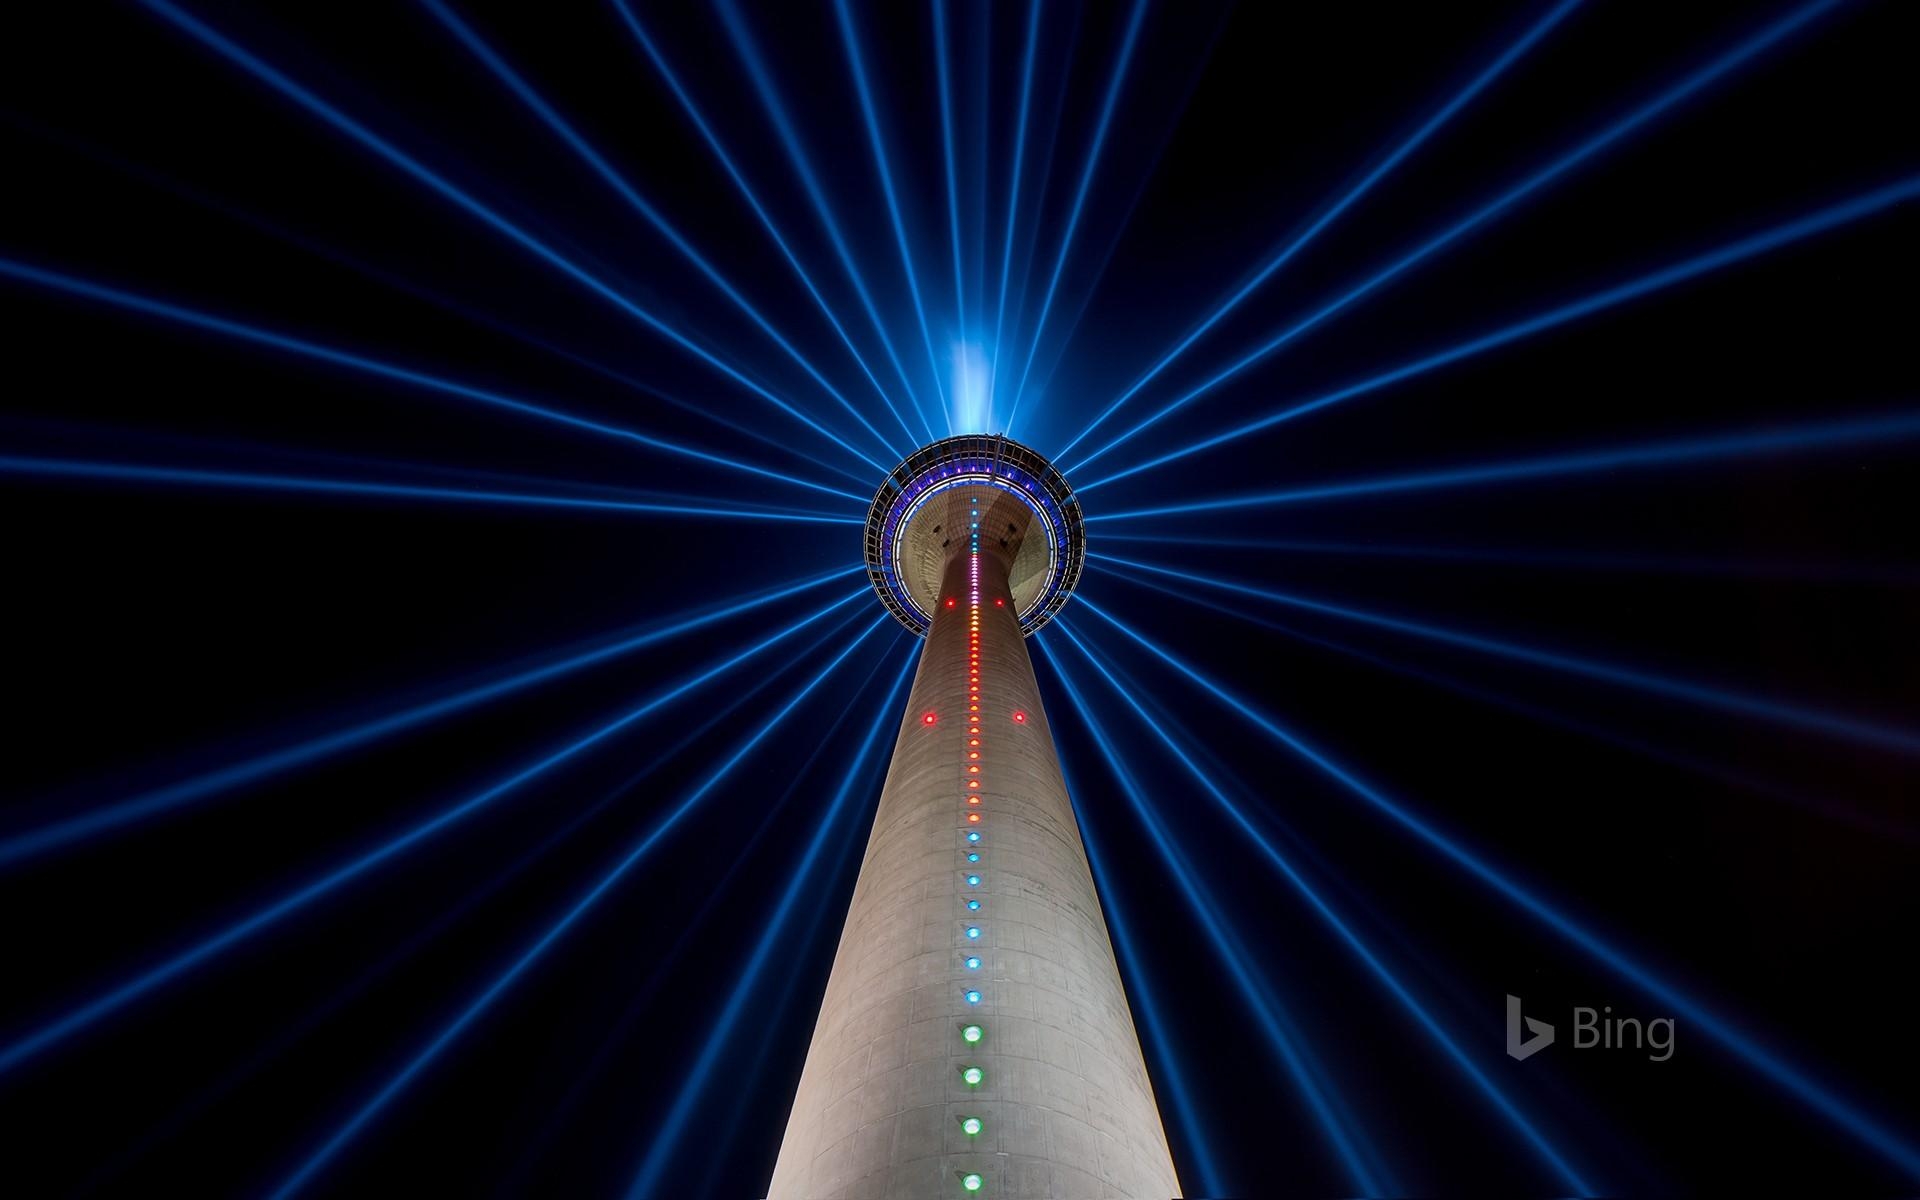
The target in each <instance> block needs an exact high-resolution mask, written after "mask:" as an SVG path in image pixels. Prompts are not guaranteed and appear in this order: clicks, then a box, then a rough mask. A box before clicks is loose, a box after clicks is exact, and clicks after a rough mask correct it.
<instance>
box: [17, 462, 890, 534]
mask: <svg viewBox="0 0 1920 1200" xmlns="http://www.w3.org/2000/svg"><path fill="white" fill-rule="evenodd" d="M0 475H25V476H34V477H37V478H45V479H71V480H85V481H88V482H96V483H151V484H160V485H163V486H175V487H195V488H216V489H239V490H244V491H262V492H290V493H294V494H298V495H312V496H340V497H346V498H350V499H364V500H416V501H425V502H429V503H448V504H480V505H491V506H506V507H510V508H533V509H541V508H553V509H564V510H568V511H575V512H601V513H627V514H632V515H636V516H639V515H654V516H659V515H666V516H677V517H702V518H712V519H715V520H728V521H774V522H789V523H798V524H803V525H860V524H864V522H863V521H862V520H861V519H860V518H859V517H847V516H839V515H836V514H833V513H810V512H795V511H793V510H791V509H771V508H770V509H752V508H721V507H719V506H717V505H709V504H700V503H693V502H688V503H656V502H652V501H640V500H611V499H605V498H594V497H581V496H549V495H541V494H539V493H537V492H503V491H490V490H482V489H469V488H450V487H433V486H429V485H425V484H411V483H376V482H370V481H366V480H358V479H323V478H317V477H314V476H310V475H269V474H265V473H261V472H253V471H220V470H206V469H202V468H198V467H168V466H156V465H153V464H149V463H121V462H98V461H93V460H89V459H79V458H28V457H21V456H16V455H0Z"/></svg>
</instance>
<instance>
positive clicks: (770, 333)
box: [420, 0, 904, 459]
mask: <svg viewBox="0 0 1920 1200" xmlns="http://www.w3.org/2000/svg"><path fill="white" fill-rule="evenodd" d="M420 3H421V4H423V5H425V6H426V8H427V11H429V12H431V13H432V14H433V15H434V17H435V18H436V19H438V20H439V22H440V23H441V24H442V25H444V26H446V27H447V29H448V30H449V31H450V32H451V33H452V34H453V35H454V37H455V38H456V39H458V41H459V42H460V44H461V45H463V46H465V47H466V48H467V49H468V51H470V52H471V53H472V54H473V56H474V57H475V58H478V59H479V60H480V61H481V63H482V64H484V65H485V66H486V68H487V70H489V71H491V72H492V73H493V75H494V77H495V78H496V79H498V80H500V82H501V83H503V84H505V85H506V87H507V89H508V90H509V91H511V92H512V93H513V94H514V95H515V96H516V97H518V98H519V100H520V102H521V103H522V104H525V105H526V106H527V107H528V108H529V109H532V110H533V113H534V115H535V116H537V117H539V118H540V120H541V122H542V123H544V124H545V125H546V126H547V128H548V129H551V130H552V131H553V132H554V134H555V136H557V137H558V138H559V139H560V140H561V141H563V142H565V143H566V144H567V146H568V148H569V149H571V150H572V151H573V152H574V153H575V154H576V155H578V156H579V157H580V159H581V160H582V161H584V162H585V163H586V164H587V165H588V166H589V167H592V168H593V171H594V174H596V175H598V176H599V177H600V179H601V181H602V182H604V183H605V184H606V185H607V186H608V187H610V188H612V189H613V190H614V191H615V192H616V193H618V194H619V196H620V198H621V199H623V200H625V201H626V202H627V204H628V206H629V207H631V208H632V209H633V210H634V211H635V212H637V213H639V214H640V216H641V217H642V218H643V219H645V221H646V222H647V224H649V225H651V226H652V227H653V229H654V231H655V232H657V233H658V234H659V235H660V236H661V237H663V238H665V239H666V240H667V242H668V243H669V244H670V245H672V246H673V248H674V249H675V250H678V251H679V252H680V255H681V257H683V258H685V259H686V260H687V261H688V262H689V263H692V264H693V267H694V269H695V270H697V271H699V272H700V274H701V275H702V276H704V277H705V278H706V280H707V282H708V283H711V284H712V285H713V286H714V288H715V289H717V290H718V291H719V292H720V294H721V295H723V296H725V297H726V298H727V299H728V301H730V302H731V303H732V304H733V306H734V307H735V308H737V309H739V310H740V312H741V313H742V314H744V315H745V316H746V318H747V319H748V320H750V321H752V322H753V324H754V326H755V327H756V328H757V329H759V330H760V332H761V333H763V334H765V335H766V336H767V339H768V340H769V341H771V342H772V343H773V344H774V345H776V346H778V347H779V348H780V349H781V350H782V351H783V352H784V353H785V354H786V355H787V357H788V358H791V359H792V360H793V361H794V362H795V363H796V364H798V365H799V367H800V369H801V370H803V371H805V372H806V373H807V376H808V378H810V379H812V380H813V381H814V382H815V383H817V384H819V385H820V388H821V390H822V391H824V392H826V393H827V395H829V396H831V397H832V398H833V399H834V400H835V401H836V402H837V403H838V404H839V405H840V407H842V408H844V409H846V410H847V412H848V413H849V414H850V415H851V416H852V417H853V419H854V420H855V421H857V422H858V423H859V425H860V427H861V428H862V429H865V430H866V431H867V432H868V433H870V434H872V435H873V436H874V438H875V439H876V440H877V441H878V442H879V443H880V447H881V449H882V450H883V451H884V452H886V453H887V454H890V455H892V456H893V457H894V458H895V459H899V458H902V457H904V456H903V455H902V454H901V453H900V451H899V450H898V449H896V448H895V447H894V446H893V444H892V443H890V442H888V441H887V439H886V435H884V434H882V433H881V432H880V431H879V430H878V429H875V428H874V427H873V424H872V423H871V422H869V421H868V420H867V418H866V414H864V413H862V412H861V411H860V410H859V409H858V408H855V407H854V406H853V403H852V402H851V401H850V400H848V399H847V398H846V397H845V396H843V395H841V394H840V389H838V388H836V387H834V386H833V383H832V382H831V381H830V380H828V379H827V377H826V376H824V375H822V374H821V373H820V371H819V369H818V368H816V367H815V366H814V365H813V363H812V361H811V360H809V359H808V358H807V356H806V355H804V354H802V353H800V351H799V350H798V349H796V348H795V347H794V345H793V343H792V342H790V341H788V340H787V339H786V338H785V337H784V336H783V335H782V334H781V333H780V331H779V330H778V329H776V328H774V326H773V323H772V322H771V321H769V320H768V319H767V318H766V316H765V314H763V313H762V312H761V311H760V310H759V309H758V308H756V307H755V306H754V304H753V302H752V301H751V300H749V299H747V298H746V297H745V296H744V295H742V294H741V293H740V290H739V289H738V288H737V287H735V286H734V285H733V283H732V282H731V281H730V280H728V279H727V277H726V276H725V275H722V274H721V273H720V270H719V268H717V267H715V266H714V265H713V263H711V262H710V261H708V260H707V257H706V256H705V255H703V254H701V253H700V251H699V250H698V249H696V248H695V247H694V245H693V243H692V242H690V241H688V240H687V237H686V235H685V234H683V233H681V232H680V230H679V229H677V228H675V227H674V225H673V222H671V221H669V220H668V219H667V218H666V215H665V214H664V213H662V212H661V211H660V210H659V209H658V208H656V207H654V205H653V204H652V203H651V202H649V201H648V200H647V198H646V197H645V196H643V195H641V194H640V192H639V191H638V190H637V189H635V188H634V186H633V185H632V184H631V183H629V182H628V181H627V178H626V176H624V175H622V174H621V173H620V172H619V171H618V170H616V169H615V168H614V166H613V164H612V163H610V162H608V161H607V160H606V158H605V156H603V155H602V154H601V153H600V152H599V151H598V150H596V149H594V147H593V145H592V143H590V142H588V141H587V139H586V138H584V137H582V136H581V135H580V133H579V131H578V130H576V129H574V127H573V126H572V125H571V124H569V123H568V122H567V120H566V118H565V117H562V116H561V115H560V114H559V112H557V111H556V110H555V109H554V108H553V106H552V105H550V104H548V103H547V101H546V99H545V98H544V97H543V96H541V95H540V93H539V92H537V91H535V90H534V88H533V86H532V85H531V84H529V83H528V82H527V81H526V80H525V79H523V78H522V77H521V76H520V74H519V73H518V72H516V71H515V70H514V69H513V68H512V67H511V66H509V65H508V64H507V61H506V60H505V59H503V58H501V57H500V55H499V53H498V52H497V51H495V50H494V49H493V47H491V46H489V45H488V44H487V43H486V41H485V40H484V39H483V38H481V36H480V35H479V34H478V33H476V32H475V31H474V29H473V27H472V26H470V25H468V24H467V23H466V22H465V21H462V20H461V19H460V17H459V16H458V15H457V14H456V13H454V11H453V10H452V9H450V8H448V7H447V6H446V4H444V3H442V0H420Z"/></svg>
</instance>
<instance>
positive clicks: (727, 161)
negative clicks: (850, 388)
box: [613, 0, 933, 443]
mask: <svg viewBox="0 0 1920 1200" xmlns="http://www.w3.org/2000/svg"><path fill="white" fill-rule="evenodd" d="M613 7H614V11H616V12H618V13H619V14H620V19H621V21H623V22H624V23H625V24H626V27H627V30H628V32H630V33H632V34H633V37H634V40H635V41H638V42H639V43H640V48H641V49H642V50H644V51H646V55H647V59H648V61H650V62H651V63H652V64H653V69H654V70H655V71H656V72H658V74H659V75H660V78H661V79H662V80H664V81H665V83H666V85H667V87H668V89H669V90H670V91H672V92H673V97H674V99H675V100H677V101H679V103H680V109H681V111H682V112H684V113H685V114H686V115H687V119H688V120H689V121H691V122H692V123H693V127H694V128H695V129H697V130H699V132H700V137H701V140H703V141H705V142H706V144H707V149H708V150H710V151H712V152H713V156H714V157H715V158H716V159H718V160H719V161H720V166H721V168H722V169H724V170H725V171H726V173H727V178H728V179H730V180H732V181H733V186H734V190H735V191H737V192H739V193H740V198H741V199H742V200H745V201H746V203H747V207H748V208H750V209H752V210H753V215H754V216H755V217H757V218H758V219H759V221H760V226H761V228H763V229H765V230H766V231H767V236H768V237H769V238H771V239H773V244H774V245H775V246H777V247H779V250H780V256H781V257H782V258H784V259H786V262H787V266H788V267H789V268H791V269H792V271H793V274H794V277H795V278H797V279H799V281H800V285H801V286H802V287H804V288H806V289H807V295H809V296H811V297H813V302H814V304H815V305H816V306H818V307H819V309H820V314H821V315H822V316H824V317H825V318H826V319H827V324H829V325H831V326H833V331H834V333H836V334H838V335H839V337H840V344H841V345H843V346H845V347H846V348H847V353H848V354H850V355H852V356H853V361H854V362H855V363H856V364H858V365H859V367H860V373H861V374H863V375H865V376H866V377H867V382H868V383H871V384H872V385H873V390H874V392H875V393H876V394H877V395H878V396H879V397H880V402H881V403H882V404H884V405H886V407H887V411H888V412H889V413H891V414H893V419H894V420H896V421H898V422H900V428H901V430H902V432H904V433H905V434H906V435H907V441H908V442H909V443H918V442H919V441H920V435H919V433H918V432H916V431H915V430H914V428H913V427H912V426H911V425H909V424H907V419H906V417H905V416H903V415H902V414H901V412H900V409H899V407H898V406H896V405H895V404H894V402H893V396H892V395H891V394H890V393H889V392H888V391H887V389H886V388H884V387H882V386H881V384H880V380H879V378H878V377H877V376H875V375H874V373H873V368H872V367H870V366H868V365H867V360H866V358H865V357H864V356H863V355H862V354H861V353H860V348H859V347H858V346H856V345H854V342H853V338H852V337H851V336H850V335H849V334H848V333H847V330H846V326H844V325H842V324H841V323H840V317H839V315H838V314H837V313H835V312H834V311H833V306H832V305H830V304H828V303H827V298H826V297H825V296H823V295H821V294H820V288H819V286H818V285H816V284H815V283H814V282H813V276H812V275H810V274H808V273H807V269H806V268H805V267H803V266H801V265H800V259H799V256H798V255H796V254H794V252H793V247H792V246H789V245H788V244H787V239H786V237H785V236H784V235H782V234H781V232H780V227H779V226H778V225H775V224H774V221H773V217H772V216H771V215H770V214H769V213H768V212H767V209H766V205H764V204H762V203H761V202H760V197H759V195H758V194H757V193H755V192H754V190H753V188H752V186H751V185H749V184H748V183H747V177H746V176H745V175H744V174H742V173H741V171H740V168H739V166H738V165H736V164H735V163H734V161H733V156H732V155H731V154H729V153H727V148H726V146H725V144H724V143H722V142H721V141H720V137H719V135H718V134H716V133H714V131H713V127H712V126H711V125H709V124H708V123H707V119H706V117H705V115H703V114H702V113H701V111H700V107H699V106H698V105H696V104H695V103H694V102H693V95H692V93H690V92H688V91H687V89H686V88H685V87H684V86H682V85H681V83H680V77H679V76H678V75H677V74H675V73H674V70H673V67H672V66H671V65H670V64H669V63H668V62H667V58H666V56H665V55H664V54H662V53H660V48H659V47H658V46H656V45H655V44H654V41H653V37H652V35H651V34H649V33H648V32H647V29H646V26H644V25H642V24H641V23H640V19H639V18H638V17H636V16H634V15H633V11H632V9H631V8H629V7H628V5H627V0H614V4H613ZM869 315H871V312H869ZM908 394H909V396H911V394H912V388H911V387H909V388H908ZM916 403H917V401H916ZM927 432H928V434H929V436H931V434H932V432H933V431H932V429H931V428H929V429H928V431H927Z"/></svg>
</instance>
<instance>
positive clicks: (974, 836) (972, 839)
mask: <svg viewBox="0 0 1920 1200" xmlns="http://www.w3.org/2000/svg"><path fill="white" fill-rule="evenodd" d="M967 840H968V841H970V842H977V841H979V840H980V835H979V834H977V833H969V834H968V835H967Z"/></svg>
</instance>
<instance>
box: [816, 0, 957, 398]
mask: <svg viewBox="0 0 1920 1200" xmlns="http://www.w3.org/2000/svg"><path fill="white" fill-rule="evenodd" d="M833 15H834V19H835V20H836V21H838V22H839V25H840V44H841V45H842V46H843V47H845V49H846V52H847V65H848V67H850V68H851V69H852V72H853V89H854V94H855V95H856V96H857V97H858V98H859V101H860V118H861V120H862V121H863V122H864V123H865V125H866V129H867V145H868V146H869V147H870V148H871V149H872V151H873V167H874V172H875V173H876V174H877V175H879V176H880V192H881V194H882V195H883V196H884V197H885V198H886V201H887V217H888V218H889V219H890V220H891V221H892V223H893V240H894V244H895V245H897V246H898V247H899V248H900V266H901V267H902V268H903V269H904V270H905V272H906V276H907V295H908V296H910V297H911V298H912V299H913V314H914V316H915V317H917V318H919V321H920V339H921V341H923V342H924V343H925V344H926V347H927V369H928V370H929V371H930V372H931V373H932V375H933V390H934V395H935V396H937V397H938V398H939V401H940V411H941V412H942V413H944V414H945V415H946V417H947V422H948V424H947V432H948V433H952V432H953V424H952V420H953V408H952V406H951V405H950V404H949V403H948V401H947V385H946V384H945V383H943V382H941V379H940V362H939V360H938V359H937V358H936V357H935V355H934V353H933V334H932V333H931V332H930V331H929V330H928V328H927V307H926V304H925V303H924V302H922V300H921V298H920V278H919V275H918V273H917V272H915V271H914V269H913V249H912V248H911V247H910V246H908V244H907V228H906V224H905V222H904V221H903V220H902V219H901V216H900V197H899V196H898V195H896V194H895V193H894V188H893V166H892V164H891V163H890V162H889V161H888V159H887V144H886V137H885V136H884V135H883V134H882V133H881V132H880V115H879V113H878V112H877V111H875V109H874V104H873V89H872V88H871V87H870V86H869V85H868V82H867V64H866V57H865V55H864V54H862V53H861V50H860V33H859V31H858V30H857V29H855V28H854V25H853V13H852V12H851V11H850V10H849V9H848V8H847V0H833ZM942 40H943V41H944V34H943V35H942ZM943 78H944V76H943ZM943 95H944V93H943ZM965 316H966V314H965V313H958V314H955V319H956V320H964V319H965Z"/></svg>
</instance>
